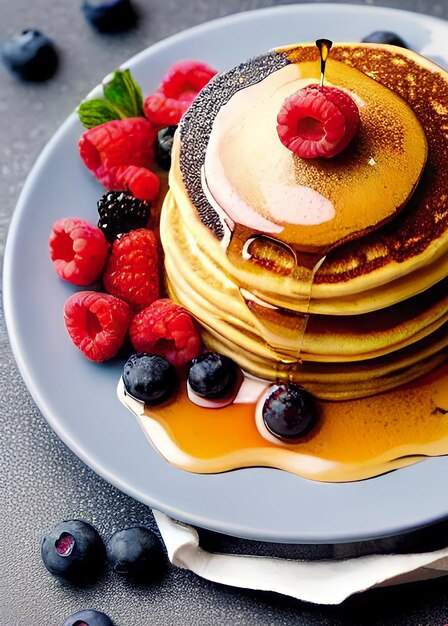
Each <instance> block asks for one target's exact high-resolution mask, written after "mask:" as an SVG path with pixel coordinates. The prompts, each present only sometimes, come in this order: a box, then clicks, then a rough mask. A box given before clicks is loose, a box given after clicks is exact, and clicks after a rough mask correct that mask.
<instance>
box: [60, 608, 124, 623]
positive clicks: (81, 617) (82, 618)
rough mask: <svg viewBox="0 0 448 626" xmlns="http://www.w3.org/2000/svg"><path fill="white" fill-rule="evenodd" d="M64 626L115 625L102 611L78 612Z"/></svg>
mask: <svg viewBox="0 0 448 626" xmlns="http://www.w3.org/2000/svg"><path fill="white" fill-rule="evenodd" d="M62 626H114V623H113V622H112V620H111V619H110V617H108V616H107V615H106V613H102V612H101V611H94V610H87V611H77V612H76V613H73V614H72V615H70V616H69V617H68V618H67V619H66V620H65V622H64V623H63V624H62Z"/></svg>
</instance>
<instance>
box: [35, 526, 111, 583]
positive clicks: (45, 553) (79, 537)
mask: <svg viewBox="0 0 448 626" xmlns="http://www.w3.org/2000/svg"><path fill="white" fill-rule="evenodd" d="M41 555H42V560H43V562H44V565H45V567H46V568H47V570H48V571H49V572H50V573H51V574H53V575H54V576H58V577H59V578H63V579H65V580H67V581H70V582H73V583H77V584H83V583H86V582H89V581H90V580H92V579H93V578H95V576H96V575H97V574H98V573H99V572H100V570H101V569H102V567H103V566H104V561H105V558H104V557H105V554H104V544H103V541H102V539H101V537H100V535H99V534H98V531H97V530H96V529H95V528H94V527H93V526H92V525H91V524H89V523H88V522H84V521H82V520H67V521H64V522H60V523H59V524H57V525H56V526H55V527H54V528H53V529H52V530H50V532H48V533H47V534H46V535H45V536H44V538H43V540H42V545H41Z"/></svg>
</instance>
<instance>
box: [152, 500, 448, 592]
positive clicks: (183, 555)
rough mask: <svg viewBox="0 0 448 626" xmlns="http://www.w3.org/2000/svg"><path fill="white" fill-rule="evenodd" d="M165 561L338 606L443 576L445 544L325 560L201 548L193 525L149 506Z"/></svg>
mask: <svg viewBox="0 0 448 626" xmlns="http://www.w3.org/2000/svg"><path fill="white" fill-rule="evenodd" d="M153 513H154V517H155V519H156V522H157V524H158V527H159V530H160V533H161V535H162V538H163V541H164V542H165V546H166V549H167V551H168V557H169V559H170V561H171V562H172V563H173V564H174V565H177V566H178V567H182V568H184V569H188V570H191V571H192V572H195V574H198V576H201V577H202V578H206V579H207V580H211V581H213V582H217V583H223V584H225V585H231V586H233V587H242V588H245V589H256V590H260V591H275V592H277V593H281V594H284V595H287V596H291V597H293V598H297V599H298V600H303V601H305V602H313V603H315V604H340V603H341V602H343V601H344V600H345V599H346V598H348V597H349V596H351V595H353V594H354V593H359V592H361V591H365V590H367V589H372V588H373V587H379V586H386V585H398V584H402V583H406V582H414V581H417V580H426V579H429V578H438V577H439V576H444V575H447V574H448V548H444V549H442V550H436V551H434V552H425V553H422V554H386V555H369V556H363V557H357V558H349V559H334V560H326V561H293V560H288V559H279V558H269V557H260V556H250V555H247V556H239V555H228V554H214V553H210V552H206V551H205V550H203V549H202V548H201V547H200V546H199V536H198V533H197V532H196V530H195V529H194V528H192V527H191V526H188V525H187V524H183V523H182V522H178V521H176V520H174V519H172V518H170V517H168V516H167V515H165V514H164V513H161V512H160V511H155V510H153Z"/></svg>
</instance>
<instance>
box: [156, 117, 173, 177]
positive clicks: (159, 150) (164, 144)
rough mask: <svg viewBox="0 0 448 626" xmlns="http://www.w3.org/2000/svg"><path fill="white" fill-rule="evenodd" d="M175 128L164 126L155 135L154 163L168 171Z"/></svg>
mask: <svg viewBox="0 0 448 626" xmlns="http://www.w3.org/2000/svg"><path fill="white" fill-rule="evenodd" d="M176 128H177V126H166V127H165V128H162V129H161V130H159V132H158V133H157V139H156V145H155V148H156V153H155V156H156V162H157V165H159V166H160V167H161V168H162V169H164V170H166V171H169V169H170V167H171V148H172V147H173V137H174V133H175V132H176Z"/></svg>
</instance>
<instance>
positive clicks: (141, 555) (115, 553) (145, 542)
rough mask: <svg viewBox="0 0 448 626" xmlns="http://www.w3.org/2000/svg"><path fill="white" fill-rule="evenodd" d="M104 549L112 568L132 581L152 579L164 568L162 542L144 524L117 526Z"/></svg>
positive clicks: (148, 580)
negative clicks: (128, 526)
mask: <svg viewBox="0 0 448 626" xmlns="http://www.w3.org/2000/svg"><path fill="white" fill-rule="evenodd" d="M106 552H107V559H108V562H109V564H110V566H111V567H112V568H113V570H114V572H116V573H117V574H121V575H123V576H125V577H127V578H129V579H132V580H133V581H135V582H140V583H142V582H151V581H154V580H156V579H157V578H158V577H160V575H161V573H162V572H163V570H164V569H165V565H166V558H165V552H164V550H163V548H162V544H161V543H160V540H159V539H158V537H157V535H156V534H155V533H153V532H152V530H150V529H149V528H146V527H145V526H133V527H131V528H124V529H123V530H118V531H117V532H116V533H114V534H113V535H112V536H111V538H110V539H109V541H108V542H107V544H106Z"/></svg>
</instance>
